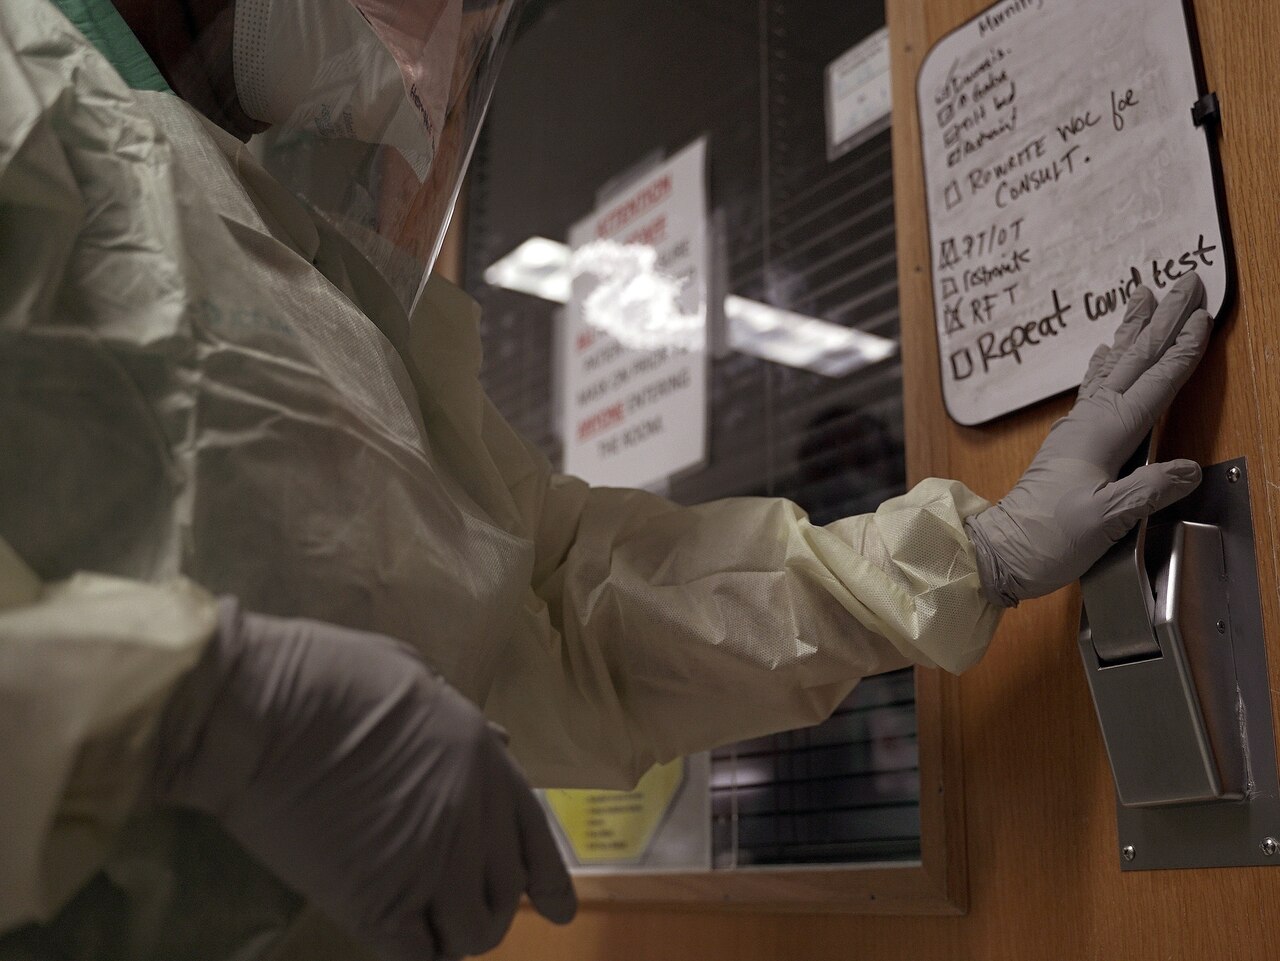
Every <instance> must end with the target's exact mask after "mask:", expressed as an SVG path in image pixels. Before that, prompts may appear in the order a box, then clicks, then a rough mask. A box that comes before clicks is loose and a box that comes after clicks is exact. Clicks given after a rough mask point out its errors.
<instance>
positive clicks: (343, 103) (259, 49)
mask: <svg viewBox="0 0 1280 961" xmlns="http://www.w3.org/2000/svg"><path fill="white" fill-rule="evenodd" d="M405 5H406V6H413V4H412V3H409V4H405ZM418 6H419V7H420V9H421V10H422V16H419V17H416V18H415V20H417V21H418V22H417V23H415V24H414V26H415V27H417V28H418V29H420V30H422V31H423V32H424V33H426V34H427V35H426V36H417V37H413V38H412V44H411V45H410V47H409V48H406V45H405V44H404V43H395V42H394V41H393V45H392V46H391V49H389V45H388V44H386V43H384V42H383V40H382V39H381V38H380V36H379V34H378V33H377V32H375V29H374V27H373V26H372V25H371V24H370V22H369V21H368V20H367V19H366V18H365V16H364V15H363V14H362V13H361V12H360V11H359V10H357V9H356V7H355V6H353V5H352V3H351V2H350V0H237V2H236V11H235V32H234V37H233V41H232V67H233V72H234V75H235V84H236V93H237V94H238V95H239V97H240V104H241V106H242V107H243V108H244V111H245V113H246V114H248V115H249V116H250V117H252V118H253V119H254V120H258V121H261V122H263V123H269V124H272V125H274V126H278V127H282V128H285V129H287V130H294V131H300V132H305V133H312V134H316V135H318V136H320V137H325V138H331V139H345V140H358V141H360V142H362V143H366V144H383V145H386V146H389V147H394V148H396V149H397V150H398V151H399V152H400V154H401V155H402V156H403V157H404V159H405V160H406V161H407V162H408V164H409V166H410V167H411V168H412V169H413V172H414V173H415V174H416V175H417V177H418V179H419V180H423V179H425V178H426V175H427V171H428V169H429V168H430V164H431V160H432V158H433V157H434V155H435V152H436V147H437V143H438V140H439V136H440V130H441V128H442V126H443V123H444V117H445V113H446V110H447V107H448V103H449V93H450V91H449V86H450V79H451V77H452V74H453V66H454V59H455V58H456V56H457V51H458V33H459V26H460V21H461V13H462V4H461V2H460V0H426V2H423V3H420V4H419V5H418ZM397 26H398V25H397ZM384 32H386V31H384ZM401 39H403V38H401ZM392 49H395V50H397V51H398V52H405V53H406V55H408V56H412V57H414V62H413V63H403V64H402V63H399V62H397V59H396V57H395V56H393V54H392Z"/></svg>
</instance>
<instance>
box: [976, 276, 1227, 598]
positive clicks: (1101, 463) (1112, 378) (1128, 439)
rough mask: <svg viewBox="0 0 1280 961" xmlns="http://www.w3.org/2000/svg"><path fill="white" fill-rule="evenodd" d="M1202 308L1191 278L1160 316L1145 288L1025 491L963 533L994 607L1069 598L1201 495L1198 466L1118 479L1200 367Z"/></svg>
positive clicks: (1172, 465)
mask: <svg viewBox="0 0 1280 961" xmlns="http://www.w3.org/2000/svg"><path fill="white" fill-rule="evenodd" d="M1203 305H1204V286H1203V284H1201V282H1200V278H1199V277H1197V276H1196V275H1195V274H1194V273H1192V274H1188V275H1187V276H1185V277H1183V278H1182V279H1181V280H1179V281H1178V282H1177V283H1176V284H1175V285H1174V286H1173V287H1172V289H1170V291H1169V293H1168V294H1166V295H1165V298H1164V300H1162V301H1161V302H1160V304H1159V306H1156V301H1155V296H1154V295H1153V294H1152V293H1151V291H1149V290H1147V289H1146V288H1145V287H1144V288H1139V290H1138V291H1136V292H1135V294H1134V295H1133V297H1132V298H1131V299H1130V300H1129V305H1128V310H1127V311H1126V313H1125V317H1124V320H1123V321H1122V322H1121V324H1120V327H1119V329H1118V330H1117V331H1116V337H1115V343H1114V344H1113V345H1111V346H1110V347H1108V346H1107V345H1105V344H1104V345H1103V346H1101V347H1099V348H1098V350H1097V351H1096V352H1095V353H1094V355H1093V358H1092V359H1091V360H1090V361H1089V367H1088V371H1087V372H1086V374H1085V377H1084V382H1083V383H1082V384H1081V385H1080V393H1079V396H1078V398H1077V400H1076V404H1075V406H1074V407H1073V408H1072V409H1071V413H1069V414H1068V415H1067V416H1066V417H1064V418H1063V419H1062V420H1060V421H1058V422H1057V423H1056V424H1054V425H1053V429H1052V430H1051V431H1050V432H1049V436H1048V437H1047V438H1046V439H1045V442H1044V444H1043V446H1041V448H1040V452H1039V453H1038V454H1036V457H1035V459H1034V460H1033V461H1032V462H1031V466H1030V467H1028V468H1027V472H1026V473H1025V474H1023V475H1022V479H1021V480H1020V481H1019V482H1018V485H1017V486H1016V487H1015V488H1014V489H1013V490H1011V491H1010V492H1009V494H1008V496H1006V497H1004V498H1003V499H1002V500H1001V501H1000V503H998V504H996V505H995V506H994V507H992V508H990V509H989V510H986V511H984V512H983V513H981V514H978V515H976V516H974V517H971V518H969V519H968V520H967V521H966V522H965V528H966V530H967V531H968V532H969V539H970V540H971V541H972V542H973V546H974V550H975V551H976V553H977V559H978V574H979V577H980V578H981V579H982V586H983V593H984V594H985V595H986V597H987V599H988V600H989V601H991V602H992V603H994V604H999V605H1001V606H1004V607H1012V606H1014V605H1016V604H1017V603H1018V601H1020V600H1023V599H1025V598H1029V597H1040V596H1041V595H1043V594H1049V593H1051V592H1053V591H1056V590H1057V589H1058V588H1060V587H1065V586H1066V585H1067V584H1070V583H1071V582H1072V581H1075V580H1077V579H1078V578H1079V577H1080V575H1081V574H1083V573H1084V572H1085V571H1087V570H1088V569H1089V568H1090V567H1092V566H1093V564H1094V562H1095V561H1097V560H1098V559H1099V558H1100V557H1101V556H1102V555H1103V554H1104V553H1105V552H1106V550H1107V549H1108V548H1109V547H1111V545H1113V544H1114V543H1115V542H1116V541H1118V540H1119V539H1120V538H1121V537H1123V536H1124V535H1125V534H1126V533H1127V532H1128V531H1129V530H1130V529H1131V528H1132V527H1133V526H1134V525H1135V524H1136V523H1138V521H1139V520H1141V519H1142V518H1144V517H1146V516H1147V515H1149V514H1153V513H1155V512H1156V511H1158V510H1161V509H1162V508H1164V507H1167V506H1168V505H1170V504H1172V503H1174V502H1175V501H1177V500H1179V499H1181V498H1183V497H1185V496H1186V495H1187V494H1189V493H1191V491H1193V490H1195V488H1196V486H1197V485H1198V484H1199V483H1200V467H1199V466H1198V465H1197V464H1196V463H1195V462H1194V461H1190V460H1174V461H1168V462H1166V463H1161V464H1150V465H1147V466H1144V467H1139V468H1138V469H1137V470H1135V471H1134V472H1133V473H1132V474H1129V475H1128V476H1127V477H1121V478H1120V479H1119V480H1117V479H1116V476H1117V474H1118V472H1119V471H1120V468H1121V467H1122V466H1123V465H1124V463H1125V461H1126V460H1128V459H1129V457H1130V455H1132V454H1133V452H1134V451H1135V450H1136V449H1137V448H1138V445H1139V444H1141V443H1142V441H1143V439H1144V438H1145V437H1146V435H1147V433H1148V432H1149V431H1150V430H1151V429H1152V427H1153V426H1154V425H1155V423H1156V421H1157V420H1158V419H1159V417H1160V416H1161V414H1163V413H1164V411H1165V409H1166V408H1167V407H1168V406H1169V404H1170V402H1171V401H1172V400H1173V398H1174V395H1175V394H1177V392H1178V390H1179V388H1181V387H1182V385H1183V384H1184V383H1185V382H1186V380H1187V378H1188V377H1190V376H1191V372H1192V371H1193V370H1195V367H1196V364H1198V363H1199V362H1200V358H1201V356H1202V355H1203V354H1204V351H1205V347H1206V346H1207V345H1208V343H1209V333H1210V331H1211V329H1212V322H1211V321H1210V319H1209V315H1208V314H1207V313H1206V312H1205V311H1204V310H1202V309H1200V308H1202V307H1203Z"/></svg>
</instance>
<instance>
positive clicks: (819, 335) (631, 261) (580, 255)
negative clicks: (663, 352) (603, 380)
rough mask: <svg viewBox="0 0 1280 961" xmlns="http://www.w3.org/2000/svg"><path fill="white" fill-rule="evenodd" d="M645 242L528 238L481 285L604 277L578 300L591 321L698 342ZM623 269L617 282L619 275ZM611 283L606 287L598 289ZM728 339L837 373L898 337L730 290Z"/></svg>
mask: <svg viewBox="0 0 1280 961" xmlns="http://www.w3.org/2000/svg"><path fill="white" fill-rule="evenodd" d="M654 260H655V254H654V252H653V251H652V249H651V248H648V247H643V246H638V245H629V246H625V247H624V246H623V245H621V244H617V243H613V242H612V241H597V242H596V243H594V244H587V245H585V246H584V247H582V248H580V249H579V250H578V251H571V250H570V249H569V247H568V245H566V244H562V243H558V242H556V241H554V240H548V239H547V238H545V237H530V238H529V239H528V240H526V241H525V242H524V243H522V244H521V245H520V246H519V247H517V248H516V249H515V250H513V251H511V253H509V254H507V255H506V256H505V257H503V258H502V259H501V260H499V261H497V262H495V263H494V264H493V265H491V266H490V267H489V268H488V269H487V270H486V271H485V272H484V279H485V282H486V283H487V284H490V285H491V286H494V287H505V288H506V289H508V290H516V291H520V292H521V293H525V294H532V295H533V296H535V297H541V298H543V299H544V300H550V301H553V302H555V303H558V304H566V303H568V302H569V298H570V294H571V291H572V289H573V279H574V277H577V276H587V275H591V276H595V277H596V278H597V279H598V280H600V281H602V283H601V284H600V285H598V286H597V287H596V288H595V289H594V290H592V291H591V293H589V294H588V295H587V297H586V299H585V300H584V304H583V306H584V312H585V314H586V317H587V319H588V321H589V322H591V323H592V324H593V326H596V327H598V328H600V329H601V330H604V331H605V332H606V333H608V334H610V335H611V336H613V337H615V338H616V339H617V340H618V341H619V342H620V343H621V344H623V346H626V347H632V348H636V349H640V350H653V349H656V348H661V347H677V348H680V347H685V348H687V347H690V346H692V347H694V348H695V349H697V348H698V347H700V346H701V344H702V339H703V333H702V329H701V327H702V324H703V322H704V318H703V315H702V313H701V312H700V311H697V312H694V313H684V312H683V311H681V310H680V309H679V308H678V307H677V306H676V305H675V294H676V291H675V288H674V287H673V286H672V283H673V281H671V279H670V278H667V277H665V276H663V275H662V274H661V273H660V272H658V271H656V270H655V269H654ZM619 272H621V273H622V274H623V275H627V274H629V275H630V277H629V279H628V280H627V281H626V283H623V284H621V285H620V284H619V283H618V274H619ZM603 288H609V289H607V290H606V289H603ZM724 312H725V320H726V323H727V326H728V333H729V346H731V347H732V348H733V349H735V350H739V351H742V352H743V353H747V354H751V355H752V356H755V357H760V358H762V359H764V360H770V361H773V362H774V363H778V364H786V365H787V366H789V367H799V368H802V369H804V370H811V371H814V372H815V373H819V374H824V375H825V376H827V377H843V376H845V375H847V374H850V373H852V372H853V371H855V370H858V369H859V368H862V367H867V366H870V365H871V364H875V363H879V362H880V361H882V360H887V359H888V358H890V357H892V356H894V355H895V354H897V352H898V344H897V342H896V341H893V340H890V339H889V338H887V337H878V336H876V335H875V334H868V333H865V332H863V331H860V330H852V329H850V328H848V327H841V326H840V325H839V324H833V323H830V322H829V321H825V320H818V319H817V318H816V317H808V316H806V315H804V314H798V313H795V312H793V311H789V310H782V309H780V308H777V307H771V306H769V305H768V304H762V303H760V302H759V301H755V300H748V299H747V298H745V297H738V296H737V295H735V294H730V295H729V296H728V297H726V298H725V299H724Z"/></svg>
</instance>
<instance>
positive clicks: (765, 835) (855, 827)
mask: <svg viewBox="0 0 1280 961" xmlns="http://www.w3.org/2000/svg"><path fill="white" fill-rule="evenodd" d="M883 26H884V9H883V4H882V3H881V2H877V0H808V2H806V3H804V4H784V3H780V2H773V0H765V2H762V3H759V4H742V3H737V2H731V0H678V2H677V0H660V2H655V0H532V2H531V3H530V5H529V9H528V11H527V14H526V18H525V21H524V23H523V26H522V30H521V33H520V35H519V36H518V38H517V40H516V43H515V45H514V47H513V49H512V51H511V53H510V55H509V57H508V60H507V64H506V66H505V67H504V76H503V80H502V82H501V83H500V84H499V87H498V91H497V94H496V95H495V99H494V103H493V106H492V108H491V111H490V117H489V121H488V126H487V128H486V133H485V135H484V137H483V139H482V141H481V144H480V145H479V147H478V152H477V156H476V160H475V163H474V165H473V168H472V169H473V172H472V176H471V181H470V186H469V193H468V200H467V206H466V209H465V216H466V218H467V220H466V223H467V250H466V278H467V283H468V287H469V289H470V291H471V292H472V294H473V295H475V296H476V297H477V298H478V299H479V300H480V301H481V304H482V306H483V308H484V313H483V319H482V334H483V337H484V342H485V368H484V372H483V378H484V381H485V385H486V387H487V389H488V390H489V392H490V396H491V397H492V398H493V400H494V402H495V404H496V405H497V406H498V408H499V409H500V410H501V411H502V412H503V413H504V414H505V415H506V416H507V417H508V418H509V419H510V420H511V422H512V424H513V425H514V426H515V427H516V428H517V429H518V430H520V431H522V432H523V433H524V435H525V436H526V437H527V438H528V439H529V440H530V441H532V442H533V443H535V444H537V445H538V446H539V447H541V448H542V449H543V450H544V451H545V452H546V453H547V454H548V456H550V457H551V458H552V461H553V463H560V457H561V451H562V445H561V441H560V438H559V437H558V418H557V410H556V403H557V401H556V394H555V390H554V384H555V357H556V346H555V336H556V329H557V327H556V315H557V311H558V310H560V309H561V307H560V305H559V304H558V303H557V301H560V302H563V300H564V296H565V288H564V283H565V281H564V276H565V272H564V268H565V260H564V258H566V257H567V248H565V247H564V246H563V245H564V243H565V241H566V240H567V236H568V231H569V227H570V225H572V224H573V223H575V222H577V221H578V220H580V219H581V218H582V217H583V216H585V215H586V214H587V213H589V212H590V211H592V210H593V209H595V207H596V206H597V201H598V198H599V197H600V196H601V194H602V192H607V189H608V185H609V184H610V183H611V182H612V183H614V184H616V183H617V182H618V180H617V178H618V177H619V175H620V174H623V173H624V172H626V171H629V170H632V171H634V170H636V169H637V168H639V169H643V167H644V166H645V165H646V164H648V165H652V163H653V162H654V160H661V159H662V158H665V157H670V156H672V155H673V154H675V153H676V152H677V151H679V150H680V149H681V148H683V147H685V146H686V145H687V144H689V143H691V142H692V141H694V140H696V139H697V138H698V137H701V136H706V137H707V138H708V145H707V150H708V163H707V191H708V201H709V206H710V208H711V211H712V214H711V223H710V225H709V229H710V231H711V234H712V237H713V242H712V247H713V254H712V261H713V263H712V271H711V275H712V289H711V302H712V309H711V311H710V313H711V325H712V331H711V343H712V360H711V364H710V371H709V380H708V395H709V405H710V409H709V420H708V423H709V428H708V429H709V438H708V452H709V457H708V462H707V464H706V466H705V467H704V468H703V469H700V470H698V471H696V472H693V473H690V474H686V475H682V476H680V477H677V478H673V479H672V480H671V481H670V482H669V484H668V486H667V489H666V491H665V493H667V494H668V496H670V497H672V498H673V499H675V500H677V501H680V502H683V503H694V502H698V501H703V500H708V499H712V498H717V497H727V496H736V495H772V496H782V497H787V498H791V499H793V500H795V501H796V502H797V503H799V504H800V505H801V506H802V507H804V508H805V509H806V510H807V511H809V513H810V515H811V516H812V517H813V519H814V520H815V522H817V523H827V522H829V521H833V520H836V519H839V518H841V517H845V516H848V515H851V514H858V513H865V512H868V511H871V510H874V509H875V507H876V506H877V505H878V504H879V503H880V502H882V501H883V500H885V499H886V498H889V497H892V496H894V495H896V494H898V493H901V492H902V490H903V488H904V484H905V469H904V463H903V421H902V385H901V372H900V366H899V362H898V356H897V341H898V290H897V262H896V257H895V246H894V245H895V237H894V208H893V182H892V170H891V156H890V149H889V133H888V131H887V130H882V131H880V132H878V133H875V134H874V135H873V136H871V137H870V138H869V139H864V140H862V141H861V142H858V143H856V145H855V146H853V147H852V148H851V149H850V148H849V145H848V142H846V143H844V144H843V145H842V146H841V150H843V152H841V151H840V150H832V149H831V147H830V145H829V144H828V136H827V134H828V131H827V124H828V120H827V111H826V103H825V90H824V77H825V74H826V68H827V66H828V65H829V64H831V63H832V62H833V61H835V60H836V59H837V58H839V57H840V56H841V55H842V54H844V53H845V52H846V51H848V50H850V49H851V48H853V47H854V46H855V45H857V44H858V43H859V42H860V41H863V40H864V39H866V38H868V37H870V36H871V35H872V34H874V33H876V31H878V30H880V29H881V28H882V27H883ZM846 79H847V78H846ZM533 238H541V239H542V240H535V241H534V242H533V245H532V246H531V247H527V246H526V247H525V248H524V252H523V253H520V249H521V248H522V245H526V244H527V243H528V242H530V241H531V239H533ZM542 241H547V242H549V243H543V242H542ZM513 252H516V254H515V255H514V256H516V259H517V260H519V259H520V258H521V257H527V258H529V263H530V264H532V265H533V268H532V270H531V272H529V274H528V276H529V277H531V278H532V279H531V280H529V281H528V283H527V284H526V285H525V286H523V287H520V286H519V284H517V283H514V282H508V280H509V278H510V276H511V275H510V270H511V269H512V267H511V262H508V263H507V264H505V265H502V266H497V265H500V263H501V262H502V261H504V258H508V256H509V255H513ZM486 271H488V272H489V273H488V274H487V275H486ZM530 285H531V286H532V289H531V288H530ZM513 288H515V289H513ZM918 802H919V778H918V771H917V753H916V733H915V709H914V693H913V685H912V678H911V675H910V673H909V672H900V673H898V674H892V675H885V676H883V677H880V678H873V679H869V680H868V681H865V682H864V683H863V684H861V685H859V687H858V688H857V689H856V690H855V691H854V693H853V694H852V695H851V697H850V698H849V699H848V700H847V701H846V703H845V704H844V705H842V707H841V708H840V709H839V711H838V712H837V713H836V715H835V716H834V717H833V718H832V719H831V720H830V721H828V722H826V723H825V724H822V725H819V726H817V727H815V728H810V729H807V730H804V731H797V732H790V733H785V734H779V735H775V736H773V737H768V738H760V739H757V740H754V741H751V742H747V743H743V744H738V745H734V746H731V747H725V748H722V749H720V750H717V751H715V752H714V753H713V755H712V758H711V805H710V807H711V818H712V837H713V848H714V852H713V853H714V863H715V864H716V865H717V866H718V867H730V866H745V865H750V864H780V863H797V864H798V863H819V862H821V863H832V862H855V861H868V860H885V859H895V858H901V859H910V858H915V857H918V855H919V830H920V829H919V807H918Z"/></svg>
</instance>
